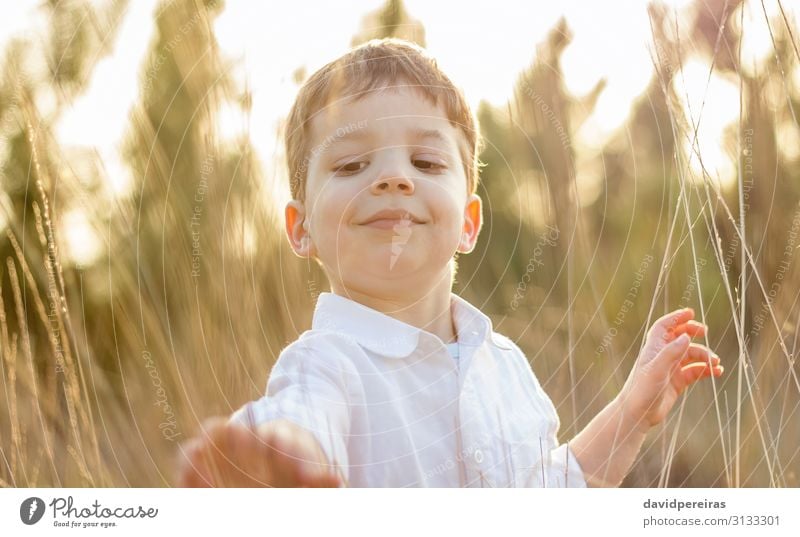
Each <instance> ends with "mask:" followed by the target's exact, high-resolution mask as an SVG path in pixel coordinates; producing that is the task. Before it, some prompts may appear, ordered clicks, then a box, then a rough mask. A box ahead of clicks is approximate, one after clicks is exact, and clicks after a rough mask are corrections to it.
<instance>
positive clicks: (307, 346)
mask: <svg viewBox="0 0 800 537" xmlns="http://www.w3.org/2000/svg"><path fill="white" fill-rule="evenodd" d="M358 349H359V346H358V345H357V344H356V343H355V341H353V340H352V338H348V337H346V336H345V335H343V334H340V333H337V332H333V331H331V330H306V331H305V332H303V333H302V334H300V337H298V338H297V339H296V340H294V341H293V342H291V343H290V344H289V345H287V346H286V347H284V349H283V350H282V351H281V353H280V355H279V356H278V360H277V362H276V363H275V367H274V369H283V368H287V367H293V366H297V365H301V364H306V365H310V366H314V365H322V366H324V367H325V368H326V369H343V370H346V371H350V370H354V369H355V366H354V362H353V357H354V356H355V353H354V351H356V350H358Z"/></svg>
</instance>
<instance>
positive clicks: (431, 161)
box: [286, 87, 481, 293]
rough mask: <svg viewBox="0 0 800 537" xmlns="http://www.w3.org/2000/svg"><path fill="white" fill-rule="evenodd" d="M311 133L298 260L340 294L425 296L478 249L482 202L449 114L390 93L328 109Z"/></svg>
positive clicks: (413, 94) (294, 228)
mask: <svg viewBox="0 0 800 537" xmlns="http://www.w3.org/2000/svg"><path fill="white" fill-rule="evenodd" d="M310 132H311V143H310V147H311V154H310V159H309V161H308V172H307V181H306V201H305V203H304V204H303V203H301V202H299V201H296V200H293V201H291V202H290V203H289V204H288V205H287V207H286V229H287V233H288V235H289V240H290V242H291V244H292V247H293V249H294V251H295V252H296V253H297V254H298V255H300V256H303V257H308V256H315V257H317V258H318V259H319V260H320V262H321V263H322V265H323V267H324V269H325V271H326V273H327V275H328V277H329V279H330V280H331V284H332V286H334V288H335V287H336V286H337V285H342V286H344V288H345V289H352V290H359V291H360V292H365V293H381V292H384V293H385V292H387V291H391V290H393V291H394V292H403V291H405V292H408V291H411V290H412V289H411V288H409V287H408V286H409V285H422V286H423V287H415V288H414V289H413V291H414V292H417V291H421V290H423V289H427V288H430V287H431V285H432V284H433V282H436V281H438V279H439V278H448V279H449V278H451V277H452V276H451V274H452V273H451V270H452V269H451V265H450V261H451V260H452V258H453V256H454V254H455V253H456V251H458V252H462V253H467V252H470V251H471V250H472V249H473V248H474V246H475V242H476V240H477V237H478V232H479V230H480V227H481V200H480V198H479V197H478V196H477V195H474V194H472V195H470V194H469V193H468V188H467V178H466V176H465V173H464V166H463V162H462V160H461V157H460V153H461V151H460V149H462V148H464V149H465V148H466V141H465V139H464V135H463V133H462V132H461V130H460V129H458V128H456V127H454V126H453V125H451V124H450V121H449V120H448V119H447V116H446V113H445V111H444V109H443V107H441V106H435V105H434V104H433V103H432V102H430V101H429V100H428V99H426V98H425V97H424V96H423V94H421V93H419V92H418V91H416V90H415V89H413V88H406V87H399V88H383V89H379V90H374V91H370V92H369V93H368V94H366V95H363V96H361V97H360V98H359V99H355V98H352V97H351V98H347V99H344V100H342V101H339V102H337V103H335V104H334V105H332V106H329V107H327V108H326V109H324V110H323V111H321V112H320V113H319V114H317V115H316V116H315V117H314V118H313V120H312V123H311V129H310ZM464 152H465V153H466V150H465V151H464ZM382 212H383V214H381V213H382ZM426 282H427V285H426Z"/></svg>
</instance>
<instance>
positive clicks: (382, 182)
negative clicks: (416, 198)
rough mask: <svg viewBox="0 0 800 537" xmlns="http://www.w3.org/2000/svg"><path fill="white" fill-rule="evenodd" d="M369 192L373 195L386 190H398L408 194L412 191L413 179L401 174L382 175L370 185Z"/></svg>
mask: <svg viewBox="0 0 800 537" xmlns="http://www.w3.org/2000/svg"><path fill="white" fill-rule="evenodd" d="M370 192H372V193H373V194H375V195H378V194H384V193H388V192H400V193H401V194H405V195H410V194H413V193H414V181H412V180H411V179H410V178H408V177H406V176H404V175H402V174H397V173H396V174H391V175H382V176H380V177H378V178H377V179H376V180H375V181H373V182H372V185H370Z"/></svg>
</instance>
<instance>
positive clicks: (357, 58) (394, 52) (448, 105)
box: [285, 38, 480, 201]
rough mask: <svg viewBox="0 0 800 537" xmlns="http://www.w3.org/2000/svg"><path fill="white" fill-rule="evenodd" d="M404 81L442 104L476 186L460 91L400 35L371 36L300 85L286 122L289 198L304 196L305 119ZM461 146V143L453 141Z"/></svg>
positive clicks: (474, 139)
mask: <svg viewBox="0 0 800 537" xmlns="http://www.w3.org/2000/svg"><path fill="white" fill-rule="evenodd" d="M400 80H402V81H405V82H406V83H407V84H409V86H411V87H414V88H415V89H417V90H419V91H420V92H421V93H422V94H423V95H424V96H425V97H426V98H428V99H430V100H431V101H432V102H433V103H434V104H435V105H439V104H443V105H444V108H445V111H446V114H447V117H448V119H449V120H450V123H451V124H452V125H453V126H454V127H456V128H459V129H461V131H462V132H463V133H464V138H465V139H466V141H467V148H466V149H467V150H466V152H463V151H462V154H461V160H462V162H463V164H464V173H465V174H466V176H467V188H468V191H469V193H474V192H475V191H476V189H477V186H478V178H479V173H478V151H479V146H480V134H479V131H478V125H477V120H476V119H475V116H474V115H473V113H472V110H471V109H470V107H469V105H468V104H467V101H466V99H465V98H464V94H463V93H462V92H461V90H459V89H458V88H456V87H455V85H454V84H453V83H452V82H451V81H450V79H449V78H448V77H447V75H445V74H444V73H443V72H442V71H441V70H440V69H439V67H438V66H437V65H436V61H435V60H434V59H433V58H431V57H430V56H428V54H427V53H426V52H425V51H424V50H423V49H422V48H420V47H418V46H417V45H415V44H413V43H410V42H408V41H404V40H401V39H395V38H388V39H375V40H372V41H369V42H367V43H365V44H363V45H361V46H359V47H357V48H354V49H353V50H351V51H350V52H348V53H347V54H345V55H343V56H341V57H339V58H338V59H336V60H334V61H332V62H330V63H328V64H327V65H325V66H324V67H322V68H321V69H319V70H318V71H317V72H315V73H314V74H313V75H311V77H309V79H308V80H306V82H305V83H304V84H303V86H302V87H301V88H300V91H299V93H298V94H297V98H296V99H295V102H294V105H293V106H292V109H291V112H290V113H289V117H288V119H287V123H286V134H285V136H286V139H285V141H286V160H287V162H288V167H289V184H290V188H291V193H292V198H293V199H296V200H300V201H303V200H304V199H305V186H306V178H307V176H308V161H309V158H310V156H309V152H310V149H311V148H310V147H309V143H310V134H309V131H310V128H311V125H310V123H311V119H312V118H313V117H314V116H315V115H316V114H317V113H319V111H320V110H322V109H323V108H325V107H326V106H327V105H329V104H330V103H331V102H333V101H335V100H337V99H341V98H342V97H346V96H352V95H363V94H364V93H365V92H367V91H370V90H373V89H378V88H380V87H382V86H383V85H385V84H387V83H389V84H391V83H396V82H398V81H400ZM459 145H461V144H459Z"/></svg>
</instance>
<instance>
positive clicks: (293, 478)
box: [178, 418, 341, 487]
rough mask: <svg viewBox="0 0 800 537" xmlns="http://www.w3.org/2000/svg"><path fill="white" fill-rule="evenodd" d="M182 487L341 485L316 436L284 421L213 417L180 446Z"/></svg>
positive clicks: (180, 484)
mask: <svg viewBox="0 0 800 537" xmlns="http://www.w3.org/2000/svg"><path fill="white" fill-rule="evenodd" d="M179 456H180V458H181V460H180V463H179V470H178V486H180V487H338V486H340V485H341V479H340V478H339V477H338V476H337V475H335V474H334V473H333V472H332V471H331V470H330V469H331V466H330V465H329V464H328V461H327V458H326V457H325V454H324V452H323V451H322V448H321V447H320V445H319V443H318V442H317V440H316V439H315V438H314V436H313V435H312V434H311V433H310V432H308V431H307V430H305V429H303V428H301V427H298V426H297V425H295V424H294V423H292V422H289V421H286V420H279V421H271V422H268V423H265V424H263V425H261V426H259V427H257V428H254V429H251V428H248V427H245V426H243V425H239V424H234V423H229V422H228V420H227V419H225V418H211V419H209V420H207V421H206V422H205V423H204V424H203V431H202V432H201V433H200V434H199V435H198V436H197V437H195V438H194V439H192V440H189V441H188V442H185V443H183V444H182V445H181V453H180V454H179Z"/></svg>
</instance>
